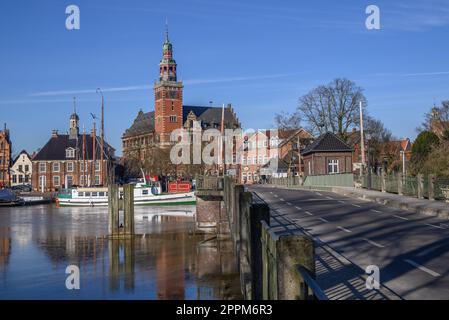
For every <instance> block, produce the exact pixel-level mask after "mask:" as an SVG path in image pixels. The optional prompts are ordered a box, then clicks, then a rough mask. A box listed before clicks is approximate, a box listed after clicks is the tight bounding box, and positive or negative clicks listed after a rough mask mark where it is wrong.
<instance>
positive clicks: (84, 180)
mask: <svg viewBox="0 0 449 320" xmlns="http://www.w3.org/2000/svg"><path fill="white" fill-rule="evenodd" d="M86 169H87V168H86V132H85V131H84V125H83V187H85V186H86V184H87V181H86V178H87V176H86Z"/></svg>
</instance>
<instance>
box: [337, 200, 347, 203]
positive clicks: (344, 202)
mask: <svg viewBox="0 0 449 320" xmlns="http://www.w3.org/2000/svg"><path fill="white" fill-rule="evenodd" d="M338 202H340V203H342V204H345V203H346V202H344V201H342V200H338Z"/></svg>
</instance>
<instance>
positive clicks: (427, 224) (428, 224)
mask: <svg viewBox="0 0 449 320" xmlns="http://www.w3.org/2000/svg"><path fill="white" fill-rule="evenodd" d="M426 226H429V227H434V228H438V229H446V228H443V227H440V226H436V225H434V224H431V223H426Z"/></svg>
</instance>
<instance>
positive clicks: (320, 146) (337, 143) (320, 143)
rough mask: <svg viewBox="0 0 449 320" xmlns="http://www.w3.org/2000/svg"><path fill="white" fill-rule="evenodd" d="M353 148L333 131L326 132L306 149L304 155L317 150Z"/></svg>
mask: <svg viewBox="0 0 449 320" xmlns="http://www.w3.org/2000/svg"><path fill="white" fill-rule="evenodd" d="M352 151H353V149H352V148H351V147H350V146H348V145H347V144H346V143H345V142H344V141H343V140H341V139H340V138H338V137H337V136H336V135H335V134H333V133H332V132H326V133H325V134H323V135H321V136H320V137H318V139H316V140H315V141H314V142H313V143H312V144H310V145H309V146H308V147H307V148H305V149H304V151H303V152H302V155H304V156H305V155H308V154H311V153H315V152H352Z"/></svg>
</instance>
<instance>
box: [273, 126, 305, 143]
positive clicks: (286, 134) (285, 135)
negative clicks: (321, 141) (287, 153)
mask: <svg viewBox="0 0 449 320" xmlns="http://www.w3.org/2000/svg"><path fill="white" fill-rule="evenodd" d="M299 134H302V137H301V138H303V139H313V136H312V135H311V134H310V133H309V132H308V131H307V130H305V129H303V128H299V129H289V130H279V131H278V136H279V138H280V139H283V140H282V141H281V142H280V143H279V147H282V146H283V145H284V144H286V143H288V142H289V141H291V140H292V139H293V138H294V137H295V136H297V135H299Z"/></svg>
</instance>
